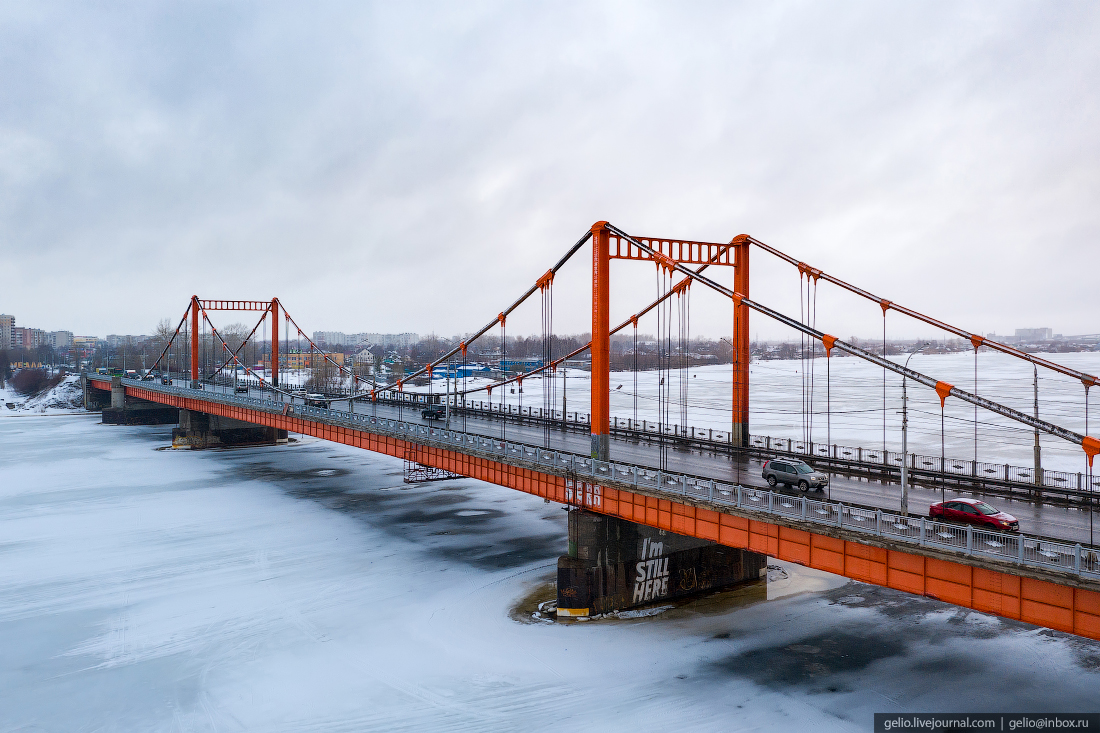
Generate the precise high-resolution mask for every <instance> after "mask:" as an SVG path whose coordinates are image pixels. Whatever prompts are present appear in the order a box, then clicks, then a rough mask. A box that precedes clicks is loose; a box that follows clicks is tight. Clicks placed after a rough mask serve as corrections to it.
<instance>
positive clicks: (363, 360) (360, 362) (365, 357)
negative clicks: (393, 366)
mask: <svg viewBox="0 0 1100 733" xmlns="http://www.w3.org/2000/svg"><path fill="white" fill-rule="evenodd" d="M355 368H356V369H358V370H359V371H360V372H366V373H367V374H373V373H374V354H372V353H370V349H363V350H362V351H360V352H359V353H358V354H356V355H355Z"/></svg>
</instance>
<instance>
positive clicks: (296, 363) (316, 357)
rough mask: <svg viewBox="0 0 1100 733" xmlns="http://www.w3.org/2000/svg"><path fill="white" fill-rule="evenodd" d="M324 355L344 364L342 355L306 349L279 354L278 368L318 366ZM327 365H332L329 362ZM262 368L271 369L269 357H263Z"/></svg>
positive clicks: (323, 360)
mask: <svg viewBox="0 0 1100 733" xmlns="http://www.w3.org/2000/svg"><path fill="white" fill-rule="evenodd" d="M325 356H328V358H329V359H332V361H334V362H336V363H337V364H338V365H340V366H344V355H343V354H341V353H339V352H336V353H328V352H319V351H314V352H313V353H310V352H308V351H300V352H299V351H291V352H290V353H287V354H279V369H312V368H313V367H314V366H317V367H320V366H322V365H323V364H325V363H326V360H325ZM329 366H332V364H331V362H330V363H329ZM264 369H271V357H270V356H265V357H264Z"/></svg>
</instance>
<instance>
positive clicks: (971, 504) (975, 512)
mask: <svg viewBox="0 0 1100 733" xmlns="http://www.w3.org/2000/svg"><path fill="white" fill-rule="evenodd" d="M928 516H929V517H931V518H932V519H945V520H947V521H952V522H966V523H967V524H980V525H983V526H986V527H992V528H993V529H1007V530H1008V531H1009V532H1019V531H1020V520H1018V519H1016V517H1014V516H1012V515H1011V514H1009V513H1007V512H1002V511H1001V510H1000V509H996V508H994V507H992V506H990V505H989V504H986V503H985V502H984V501H982V500H980V499H951V500H950V501H937V502H936V503H935V504H933V505H932V506H930V507H928Z"/></svg>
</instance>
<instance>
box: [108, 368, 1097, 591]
mask: <svg viewBox="0 0 1100 733" xmlns="http://www.w3.org/2000/svg"><path fill="white" fill-rule="evenodd" d="M123 381H125V382H127V383H132V384H133V386H135V387H141V388H143V389H149V390H151V391H155V392H162V393H166V394H173V395H178V396H196V395H194V393H193V392H192V391H191V390H189V389H185V388H180V387H168V386H163V385H160V384H154V383H150V382H141V381H138V380H132V379H125V380H123ZM201 398H202V399H203V400H205V401H208V402H216V403H219V404H225V405H238V406H239V405H247V406H250V407H256V408H259V409H261V410H263V411H265V412H269V413H275V414H283V411H284V410H286V411H287V412H286V414H288V415H293V416H295V417H305V418H312V419H316V420H318V421H322V422H326V423H329V424H336V425H341V426H344V427H351V428H366V429H368V430H370V431H372V432H377V433H383V434H389V435H394V436H395V437H406V438H413V439H416V440H418V441H421V442H428V443H433V444H437V445H438V446H439V447H452V446H461V447H466V448H472V449H475V450H478V451H481V452H484V453H489V454H495V455H499V456H501V457H503V458H505V459H512V460H522V461H525V462H527V463H531V464H535V465H540V466H547V467H552V468H554V469H557V470H559V471H561V470H564V471H565V472H566V473H567V475H569V476H573V477H575V478H576V479H578V480H588V479H591V480H592V482H593V483H596V484H598V483H599V482H600V481H601V480H604V481H608V480H611V481H615V482H617V483H619V484H626V485H629V486H632V487H635V488H645V489H654V490H657V491H660V492H662V493H665V494H669V495H672V496H683V497H685V498H690V499H696V500H705V501H708V502H712V503H714V504H717V505H722V506H728V507H735V508H737V509H741V510H746V511H754V512H760V513H762V514H769V515H775V516H780V517H785V518H788V519H792V520H797V521H801V522H805V523H809V524H813V525H820V526H825V527H835V528H839V529H847V530H852V531H855V532H861V533H864V534H866V535H868V536H876V537H887V538H890V539H892V540H895V541H899V542H903V543H907V544H911V545H915V546H919V547H927V548H934V549H941V550H948V551H953V552H959V553H963V554H965V555H967V556H971V557H983V558H988V559H992V560H998V561H1002V562H1009V563H1013V564H1015V565H1019V566H1027V567H1038V568H1046V569H1054V570H1059V571H1063V572H1067V573H1072V574H1075V575H1078V576H1081V577H1085V578H1090V579H1098V580H1100V549H1098V548H1097V547H1095V546H1091V545H1082V544H1080V543H1069V542H1066V541H1061V540H1058V539H1051V538H1046V537H1039V536H1032V535H1024V534H1017V533H1007V532H992V531H988V530H984V529H980V528H976V527H974V526H972V525H958V524H951V523H948V522H941V521H935V520H932V519H927V518H924V517H914V516H904V515H901V514H897V513H893V512H888V511H883V510H882V509H878V508H875V507H866V506H859V505H852V504H846V503H844V502H839V501H822V500H818V499H811V498H809V497H806V496H793V495H790V494H785V493H781V492H777V491H771V490H768V489H760V488H752V487H746V486H741V485H739V484H735V483H731V482H728V481H720V480H717V479H711V478H705V477H701V476H693V475H689V474H680V473H670V472H665V471H660V470H658V469H655V468H650V467H646V466H637V465H632V464H622V463H615V462H605V461H597V460H594V459H592V458H590V457H588V456H582V455H578V454H575V453H568V452H565V451H557V450H551V449H549V448H542V447H539V446H534V445H529V444H526V443H516V442H514V441H508V440H500V439H499V438H492V437H488V436H484V435H476V434H472V433H463V432H459V431H457V430H448V429H446V428H439V427H433V426H430V425H423V424H420V423H410V422H404V421H400V420H392V419H390V418H384V417H375V416H372V415H364V414H360V413H355V412H345V411H342V410H333V409H326V408H323V407H309V406H305V405H291V406H290V407H289V408H288V407H287V405H288V403H285V402H281V401H279V402H276V401H274V400H266V399H261V398H256V397H250V396H237V395H236V394H234V395H227V394H218V393H216V392H204V393H203V394H202V395H201Z"/></svg>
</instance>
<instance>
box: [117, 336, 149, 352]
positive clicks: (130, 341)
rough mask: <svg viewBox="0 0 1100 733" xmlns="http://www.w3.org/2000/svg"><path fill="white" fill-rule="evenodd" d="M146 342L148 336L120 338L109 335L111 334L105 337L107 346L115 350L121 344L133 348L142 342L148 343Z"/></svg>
mask: <svg viewBox="0 0 1100 733" xmlns="http://www.w3.org/2000/svg"><path fill="white" fill-rule="evenodd" d="M148 340H149V337H148V336H134V335H132V334H126V335H125V336H120V335H119V334H117V333H111V334H108V335H107V345H108V346H110V347H111V348H112V349H117V348H118V347H119V346H121V345H123V344H129V345H130V346H135V345H137V344H140V343H142V342H143V341H148Z"/></svg>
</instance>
